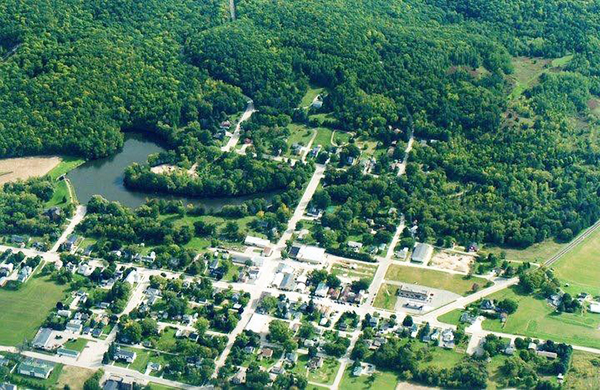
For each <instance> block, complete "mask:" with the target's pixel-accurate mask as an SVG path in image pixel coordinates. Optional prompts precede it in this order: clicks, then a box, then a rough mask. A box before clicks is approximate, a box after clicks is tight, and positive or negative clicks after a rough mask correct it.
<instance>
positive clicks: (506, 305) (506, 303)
mask: <svg viewBox="0 0 600 390" xmlns="http://www.w3.org/2000/svg"><path fill="white" fill-rule="evenodd" d="M497 306H498V308H499V309H500V310H502V311H503V312H505V313H507V314H513V313H514V312H516V311H517V309H518V308H519V304H518V303H517V301H515V300H514V299H510V298H506V299H503V300H501V301H500V302H498V305H497Z"/></svg>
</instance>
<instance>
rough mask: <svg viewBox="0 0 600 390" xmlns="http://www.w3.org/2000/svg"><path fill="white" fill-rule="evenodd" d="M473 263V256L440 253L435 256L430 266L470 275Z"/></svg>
mask: <svg viewBox="0 0 600 390" xmlns="http://www.w3.org/2000/svg"><path fill="white" fill-rule="evenodd" d="M473 261H474V259H473V256H469V255H461V254H459V253H449V252H438V253H436V254H435V255H434V256H433V258H432V259H431V262H430V263H429V265H431V266H434V267H438V268H443V269H448V270H451V271H458V272H464V273H468V272H469V269H471V264H473Z"/></svg>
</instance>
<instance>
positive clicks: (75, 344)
mask: <svg viewBox="0 0 600 390" xmlns="http://www.w3.org/2000/svg"><path fill="white" fill-rule="evenodd" d="M87 343H88V341H87V340H86V339H77V340H72V341H67V342H66V343H65V344H64V345H63V348H66V349H71V350H73V351H78V352H81V351H83V349H84V348H85V346H86V345H87Z"/></svg>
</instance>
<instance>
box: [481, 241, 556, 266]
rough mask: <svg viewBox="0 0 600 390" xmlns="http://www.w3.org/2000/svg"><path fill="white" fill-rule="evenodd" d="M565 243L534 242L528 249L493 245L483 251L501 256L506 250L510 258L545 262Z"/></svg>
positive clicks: (507, 256)
mask: <svg viewBox="0 0 600 390" xmlns="http://www.w3.org/2000/svg"><path fill="white" fill-rule="evenodd" d="M565 245H566V244H559V243H557V242H554V241H552V240H546V241H544V242H540V243H537V244H533V245H531V246H530V247H529V248H527V249H504V248H498V247H492V248H485V249H483V250H482V251H481V253H482V254H487V253H494V254H496V255H498V256H499V255H500V253H501V252H503V251H504V252H505V253H506V258H507V259H508V260H512V261H521V262H530V263H543V262H544V261H546V260H548V259H549V258H550V257H552V256H553V255H554V254H556V252H558V251H559V250H560V249H561V248H562V247H563V246H565Z"/></svg>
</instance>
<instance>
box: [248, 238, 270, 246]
mask: <svg viewBox="0 0 600 390" xmlns="http://www.w3.org/2000/svg"><path fill="white" fill-rule="evenodd" d="M244 244H245V245H248V246H255V247H258V248H266V247H269V246H271V242H270V241H269V240H265V239H264V238H260V237H254V236H246V239H245V240H244Z"/></svg>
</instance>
